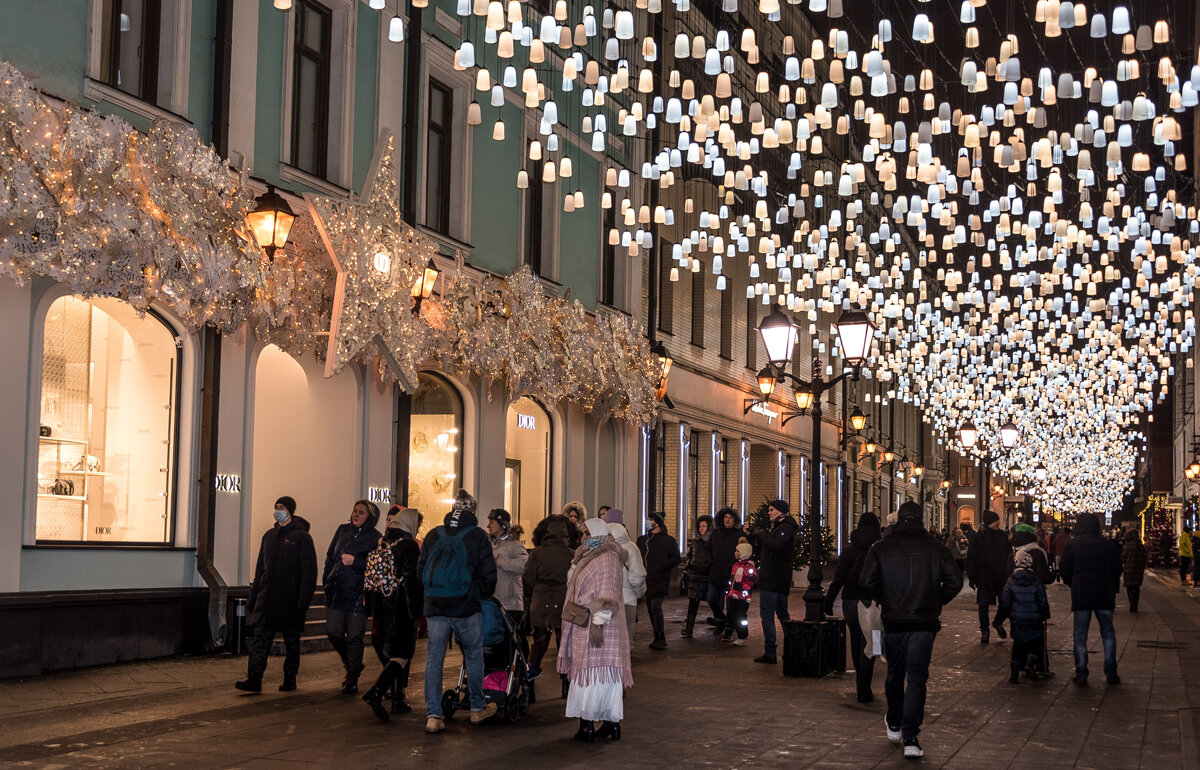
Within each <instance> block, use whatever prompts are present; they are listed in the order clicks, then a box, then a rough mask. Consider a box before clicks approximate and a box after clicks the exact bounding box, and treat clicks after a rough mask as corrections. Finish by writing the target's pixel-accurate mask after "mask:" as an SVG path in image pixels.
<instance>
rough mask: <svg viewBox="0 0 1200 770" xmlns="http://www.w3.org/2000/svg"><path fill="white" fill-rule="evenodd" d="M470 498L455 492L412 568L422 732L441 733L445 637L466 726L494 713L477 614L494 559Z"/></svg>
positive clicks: (490, 587)
mask: <svg viewBox="0 0 1200 770" xmlns="http://www.w3.org/2000/svg"><path fill="white" fill-rule="evenodd" d="M475 506H476V503H475V498H474V497H472V496H471V495H470V494H469V493H468V492H467V491H466V490H465V489H460V490H458V494H457V495H455V497H454V503H453V505H452V507H451V508H450V513H448V514H446V518H445V519H444V520H443V522H442V526H440V527H437V528H436V529H434V530H433V531H431V532H430V533H429V534H427V535H426V536H425V542H424V543H422V544H421V557H420V560H419V561H418V563H417V569H418V570H419V571H420V574H421V583H422V584H423V585H424V586H425V618H426V622H427V623H428V626H429V639H428V641H427V642H426V644H425V717H426V720H425V732H427V733H440V732H441V731H442V730H445V729H446V721H445V717H444V715H443V713H442V668H443V665H444V664H445V661H446V648H447V647H448V646H449V644H450V633H451V632H454V638H455V639H457V640H458V645H459V647H461V648H462V655H463V667H464V668H465V669H466V672H467V692H468V694H469V698H470V701H471V724H473V725H475V724H479V723H481V722H483V721H484V720H485V719H487V718H488V717H490V716H492V715H493V714H495V713H496V711H497V706H496V704H495V703H488V702H487V701H486V700H485V699H484V696H483V611H482V606H481V604H480V602H481V601H482V600H483V599H485V598H487V597H489V596H491V595H492V594H493V593H494V592H495V590H496V558H495V556H493V555H492V544H491V542H490V541H489V540H488V536H487V534H486V533H485V532H484V531H483V530H482V529H480V528H479V520H478V519H476V518H475Z"/></svg>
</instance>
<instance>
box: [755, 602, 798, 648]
mask: <svg viewBox="0 0 1200 770" xmlns="http://www.w3.org/2000/svg"><path fill="white" fill-rule="evenodd" d="M787 603H788V595H787V594H786V593H780V592H779V591H759V592H758V616H759V617H760V618H761V619H762V630H763V655H766V656H767V657H773V656H774V655H775V618H776V617H778V618H779V622H780V623H786V622H788V621H789V620H791V619H792V617H791V616H790V615H788V606H787Z"/></svg>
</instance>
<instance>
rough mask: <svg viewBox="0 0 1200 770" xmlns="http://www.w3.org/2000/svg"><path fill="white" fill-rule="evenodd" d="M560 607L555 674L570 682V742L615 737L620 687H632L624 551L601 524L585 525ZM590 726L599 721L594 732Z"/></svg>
mask: <svg viewBox="0 0 1200 770" xmlns="http://www.w3.org/2000/svg"><path fill="white" fill-rule="evenodd" d="M584 534H585V540H584V541H583V544H582V545H581V546H579V549H578V550H577V551H576V552H575V561H574V562H573V563H572V565H571V577H570V579H569V580H568V581H567V600H566V602H565V603H564V604H563V629H562V644H560V645H559V647H558V671H559V673H560V674H565V675H566V676H567V677H569V678H570V683H571V689H570V691H569V692H568V694H567V716H568V717H578V718H579V732H577V733H575V739H576V740H579V741H586V742H589V743H590V742H592V741H595V740H596V739H597V738H605V739H609V740H614V741H617V740H620V739H621V725H620V722H621V718H622V717H623V716H624V703H623V700H622V698H623V695H624V688H626V687H632V686H633V672H632V670H631V669H630V666H629V636H628V633H627V631H626V629H625V612H624V609H625V608H624V600H623V598H622V588H623V583H624V572H625V558H626V556H625V551H624V550H623V549H622V548H621V547H620V546H618V545H617V544H616V543H614V542H613V541H612V537H611V536H610V535H609V533H608V528H607V527H606V526H605V524H604V522H603V521H600V520H598V519H591V520H590V521H588V522H587V523H586V529H585V532H584ZM596 722H603V723H604V724H603V725H602V726H601V728H600V729H599V730H596V725H595V723H596Z"/></svg>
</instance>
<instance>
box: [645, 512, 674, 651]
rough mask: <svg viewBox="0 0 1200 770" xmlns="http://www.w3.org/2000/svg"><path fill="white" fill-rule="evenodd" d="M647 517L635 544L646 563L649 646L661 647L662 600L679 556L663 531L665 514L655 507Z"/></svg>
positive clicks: (663, 633) (663, 631)
mask: <svg viewBox="0 0 1200 770" xmlns="http://www.w3.org/2000/svg"><path fill="white" fill-rule="evenodd" d="M649 519H650V520H649V522H648V524H649V527H650V531H649V532H648V533H647V534H645V535H642V536H641V537H639V538H638V540H637V547H638V550H639V551H641V552H642V562H643V563H644V564H645V565H646V614H648V615H649V616H650V626H651V628H653V629H654V641H653V642H651V643H650V649H652V650H665V649H667V631H666V623H665V621H664V620H663V612H662V602H663V599H665V598H666V596H667V594H668V593H670V590H671V570H673V569H675V565H676V564H678V563H679V562H680V561H682V559H681V558H680V556H679V544H678V543H677V542H676V541H675V538H673V537H671V536H670V535H669V534H667V527H666V518H665V517H664V516H663V515H662V513H661V512H659V511H655V512H654V513H651V514H650V516H649Z"/></svg>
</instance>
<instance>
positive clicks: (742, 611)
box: [725, 596, 750, 639]
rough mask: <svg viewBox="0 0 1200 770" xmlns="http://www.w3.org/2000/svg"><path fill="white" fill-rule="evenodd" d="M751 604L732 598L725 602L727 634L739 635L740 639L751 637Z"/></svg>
mask: <svg viewBox="0 0 1200 770" xmlns="http://www.w3.org/2000/svg"><path fill="white" fill-rule="evenodd" d="M749 614H750V602H749V601H743V600H741V599H734V598H733V597H732V596H731V597H729V598H728V599H726V600H725V630H726V632H727V633H735V632H736V633H737V638H738V639H745V638H746V637H747V636H749V635H750V620H749V618H747V615H749Z"/></svg>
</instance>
